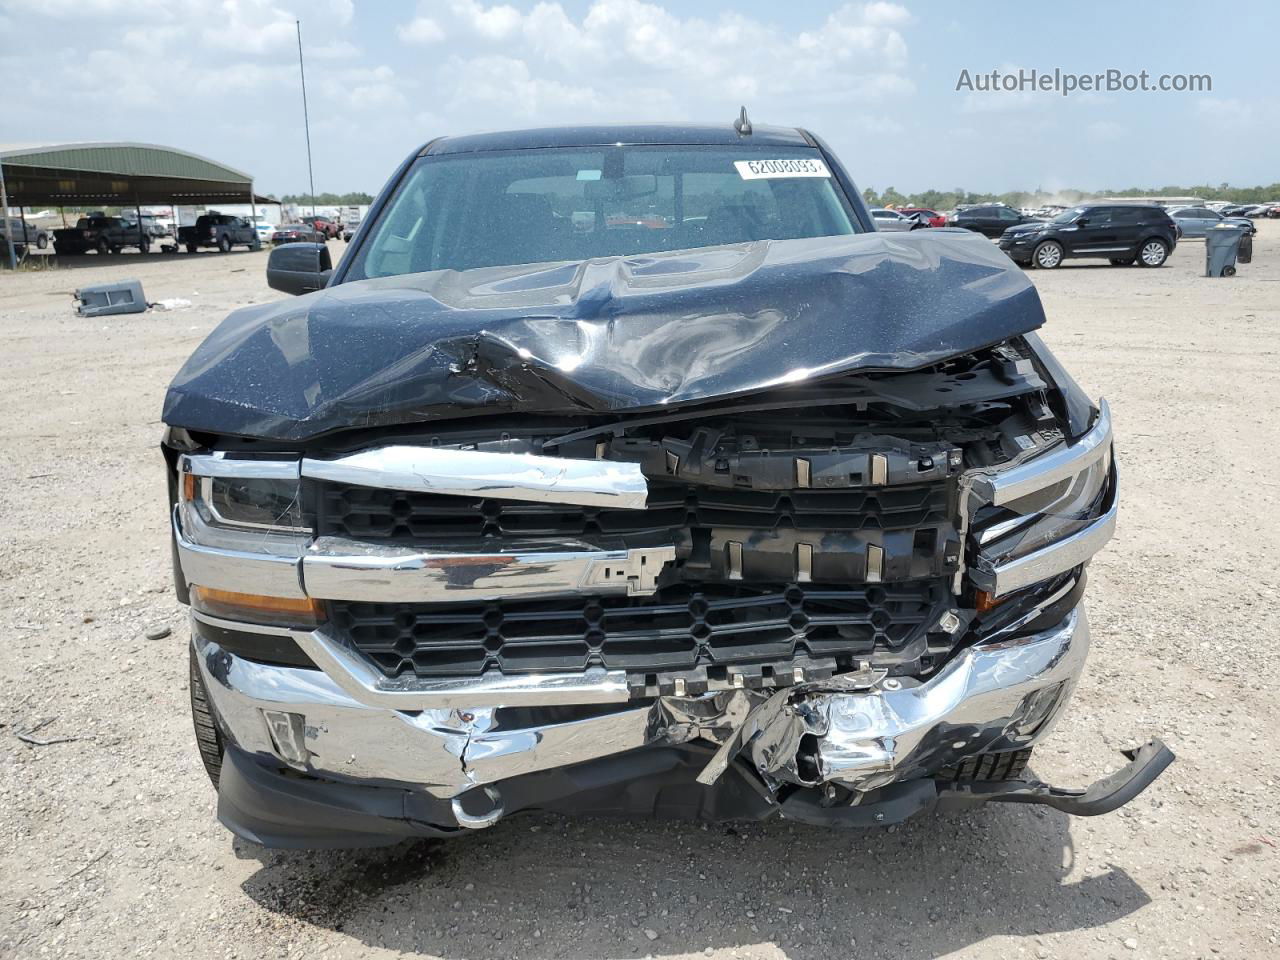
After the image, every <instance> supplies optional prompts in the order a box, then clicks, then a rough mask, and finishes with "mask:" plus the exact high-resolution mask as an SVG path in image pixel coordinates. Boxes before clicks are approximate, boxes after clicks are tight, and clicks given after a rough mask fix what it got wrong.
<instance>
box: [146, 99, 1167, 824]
mask: <svg viewBox="0 0 1280 960" xmlns="http://www.w3.org/2000/svg"><path fill="white" fill-rule="evenodd" d="M744 126H745V132H744V131H743V129H742V128H743V127H744ZM584 170H585V171H590V175H588V176H585V177H584V176H583V175H582V171H584ZM425 197H430V203H429V204H426V203H424V202H423V199H424V198H425ZM374 210H376V211H377V213H376V214H373V215H372V219H371V221H370V223H368V224H367V225H366V228H365V229H364V230H362V231H361V233H360V235H359V236H358V237H357V238H356V240H355V241H354V242H353V245H352V246H351V247H350V248H348V250H347V251H346V254H345V256H344V257H343V258H342V261H341V262H340V263H339V265H338V266H337V267H336V268H334V267H333V265H332V260H331V258H330V254H329V250H328V247H327V246H326V245H325V244H323V243H294V244H288V245H285V246H281V247H277V248H276V249H274V250H272V251H271V255H270V258H269V263H268V268H267V279H268V282H269V283H270V284H271V286H272V287H274V288H275V289H277V290H283V291H286V292H290V293H303V292H304V291H310V292H308V293H306V294H305V295H303V296H301V297H299V298H298V299H296V300H292V301H287V302H274V303H266V304H257V305H251V306H247V307H243V308H241V309H239V310H236V311H235V312H234V313H233V314H232V315H231V316H230V317H229V318H228V319H227V320H226V321H225V322H224V324H223V325H222V326H220V327H219V328H217V329H215V330H214V331H213V333H212V334H210V336H209V337H208V339H206V340H205V342H204V343H203V344H201V345H200V346H199V347H198V348H197V349H196V351H195V353H194V354H193V355H192V357H191V358H190V360H188V362H187V364H186V365H185V366H184V367H183V369H182V370H181V371H180V372H179V373H178V374H177V376H176V377H175V378H174V380H173V382H172V384H171V385H170V387H169V391H168V394H167V396H166V398H165V404H164V413H163V418H164V421H165V424H166V433H165V437H164V442H163V450H164V453H165V457H166V461H167V467H168V477H169V490H170V501H171V507H172V514H171V515H172V535H173V548H174V557H175V559H176V562H175V565H174V573H175V587H176V590H177V594H178V597H179V599H180V600H181V601H183V602H185V603H189V604H190V605H191V611H192V614H191V647H190V677H191V706H192V712H193V717H194V721H195V727H196V735H197V741H198V745H199V750H200V754H201V757H202V759H203V761H204V764H205V767H206V769H207V771H208V773H209V775H210V778H211V779H212V780H213V782H214V784H215V785H216V788H217V790H218V795H219V799H218V804H217V810H218V816H219V818H220V819H221V820H222V822H223V823H224V824H225V825H226V826H227V827H228V828H230V829H231V830H232V831H233V832H235V833H236V834H238V835H239V836H241V837H243V838H245V839H247V840H249V841H252V842H254V843H259V844H266V845H270V846H288V847H308V846H330V847H332V846H344V845H377V844H389V843H394V842H396V841H397V840H398V839H401V838H403V837H423V836H439V837H456V836H458V835H460V834H465V833H467V832H468V831H470V830H477V829H482V828H485V827H488V826H491V825H493V824H495V823H497V822H498V821H500V820H502V819H503V818H505V817H511V816H514V815H516V814H518V813H519V812H521V811H523V810H547V811H558V812H561V813H568V814H574V813H584V812H589V813H593V814H600V813H613V814H626V815H632V816H635V815H657V816H679V817H686V818H695V819H703V820H725V819H733V820H738V819H765V818H771V817H779V816H780V817H784V818H787V819H790V820H795V821H800V822H805V823H810V824H817V825H822V826H825V827H845V826H850V827H851V826H883V825H887V824H891V823H894V822H896V821H900V820H903V819H905V818H907V817H909V816H912V815H914V814H916V813H919V812H923V811H926V810H930V809H935V808H942V809H948V808H953V807H965V806H970V805H973V804H977V803H982V802H990V801H1010V802H1018V803H1038V804H1043V805H1048V806H1052V807H1055V808H1056V809H1058V810H1061V811H1065V812H1067V813H1070V814H1080V815H1093V814H1098V813H1104V812H1107V811H1109V810H1112V809H1115V808H1116V807H1117V806H1119V805H1121V804H1122V803H1125V802H1127V801H1128V800H1129V799H1131V798H1132V797H1133V796H1135V795H1136V794H1137V793H1139V792H1140V791H1141V790H1142V789H1143V788H1145V787H1146V786H1147V785H1148V784H1150V783H1151V782H1152V781H1153V780H1154V779H1155V778H1156V777H1157V776H1158V775H1159V774H1160V772H1161V771H1162V770H1163V769H1164V768H1165V766H1167V764H1168V763H1169V762H1171V760H1172V759H1173V757H1172V754H1171V753H1169V751H1168V750H1167V749H1166V748H1165V747H1164V746H1163V745H1162V744H1160V743H1159V742H1158V741H1152V742H1151V743H1148V744H1147V745H1145V746H1143V747H1141V748H1140V749H1138V750H1136V751H1135V752H1133V753H1131V754H1129V758H1130V759H1129V763H1128V764H1127V765H1125V766H1123V767H1122V769H1119V770H1117V771H1115V772H1113V773H1111V774H1110V775H1109V776H1107V777H1106V778H1105V779H1103V780H1102V781H1100V782H1099V783H1097V784H1095V785H1094V786H1093V787H1091V788H1089V789H1088V790H1087V791H1079V790H1067V789H1061V788H1056V787H1051V786H1047V785H1046V784H1044V783H1041V782H1039V781H1036V780H1032V779H1026V778H1024V777H1023V770H1024V767H1025V765H1026V763H1027V760H1028V756H1029V755H1030V753H1031V750H1032V748H1033V747H1034V745H1035V744H1036V743H1037V742H1038V741H1040V740H1041V739H1042V738H1043V737H1044V736H1045V735H1046V733H1047V732H1048V731H1049V730H1050V729H1051V728H1052V726H1053V724H1054V721H1055V720H1056V719H1057V718H1058V717H1059V716H1060V715H1061V713H1062V711H1063V710H1064V708H1065V706H1066V704H1067V702H1068V701H1069V699H1070V694H1071V691H1072V689H1073V687H1074V685H1075V682H1076V679H1077V677H1078V676H1079V674H1080V671H1081V669H1082V666H1083V663H1084V659H1085V654H1086V649H1087V647H1088V627H1087V625H1086V618H1085V613H1084V608H1083V606H1082V604H1081V599H1080V598H1081V593H1082V591H1083V588H1084V565H1085V564H1086V563H1087V561H1088V559H1089V557H1090V556H1091V555H1092V554H1093V553H1094V552H1095V551H1096V550H1098V549H1099V548H1100V547H1101V546H1102V545H1103V544H1104V543H1105V542H1106V541H1107V540H1108V539H1109V538H1110V536H1111V533H1112V529H1113V526H1114V524H1115V519H1116V497H1117V487H1116V467H1115V463H1114V461H1113V458H1112V456H1111V446H1112V443H1111V436H1112V433H1111V417H1110V413H1109V411H1108V408H1107V405H1106V403H1105V402H1102V401H1100V402H1099V404H1098V406H1096V407H1095V406H1094V405H1093V404H1092V403H1091V402H1090V400H1089V399H1088V397H1086V396H1085V394H1084V393H1083V392H1082V391H1081V390H1080V388H1079V387H1078V386H1077V385H1076V383H1075V381H1074V380H1073V379H1072V378H1071V377H1070V376H1069V375H1068V374H1067V373H1066V372H1065V371H1064V370H1063V368H1062V366H1061V365H1060V364H1059V362H1058V361H1057V360H1056V359H1055V358H1054V357H1053V355H1052V354H1051V353H1050V352H1049V350H1048V348H1047V347H1046V346H1045V344H1044V343H1043V342H1042V341H1041V340H1040V338H1039V337H1038V336H1037V334H1036V332H1035V330H1036V328H1038V327H1039V326H1041V325H1042V324H1043V323H1044V319H1045V318H1044V311H1043V308H1042V306H1041V303H1040V299H1039V297H1038V295H1037V294H1036V291H1035V287H1034V286H1033V285H1032V284H1031V282H1030V281H1029V280H1028V279H1027V278H1026V277H1025V275H1023V273H1022V272H1021V271H1019V270H1018V269H1017V268H1016V267H1015V266H1014V265H1013V264H1012V263H1010V262H1009V260H1008V258H1007V257H1005V256H1004V255H1003V254H1001V253H1000V251H999V250H997V249H995V247H994V245H993V244H991V243H989V242H987V241H985V240H983V239H981V238H979V237H975V236H971V235H967V234H965V233H962V232H959V231H950V230H917V231H913V232H910V233H908V234H907V235H906V236H904V237H899V238H895V242H894V243H893V244H891V245H889V249H886V246H885V244H884V242H883V239H882V238H879V237H878V235H877V234H876V233H875V232H874V226H873V221H872V218H871V216H870V215H869V213H868V211H867V208H866V206H865V205H864V203H863V201H862V199H861V197H860V196H859V193H858V190H857V188H856V187H855V185H854V184H853V183H852V182H851V181H849V180H848V178H847V175H846V174H845V173H844V170H843V168H842V167H841V166H840V165H839V164H838V163H836V162H835V159H834V157H833V156H832V155H831V153H830V151H829V150H828V148H827V147H826V146H825V144H823V143H822V141H821V140H819V139H818V138H816V137H814V136H813V135H812V134H810V133H808V132H806V131H800V130H795V129H790V128H780V127H764V126H757V127H754V128H752V127H751V126H749V125H748V124H746V123H744V122H743V120H742V119H740V120H739V123H738V124H736V125H734V126H731V125H729V124H725V125H724V126H722V127H721V126H690V125H687V124H680V125H669V126H654V125H644V126H639V127H598V126H593V127H587V128H560V129H552V130H534V131H521V132H516V133H488V134H482V135H477V136H469V137H457V138H442V139H436V140H433V141H432V142H431V143H430V144H428V145H427V146H425V147H422V148H420V149H417V150H415V151H414V152H413V153H412V154H411V155H410V156H409V157H408V159H407V160H406V161H405V162H404V164H403V165H402V166H401V167H400V168H399V170H398V172H397V173H396V175H395V176H394V177H393V178H392V181H391V182H390V183H389V184H388V185H387V186H386V187H385V188H384V190H383V193H382V196H381V197H380V198H379V201H378V204H377V205H375V206H374ZM636 220H641V221H647V222H652V223H655V224H656V223H657V222H659V221H661V222H662V224H663V226H661V227H656V226H655V227H649V226H643V227H636V226H635V221H636ZM610 221H616V223H615V224H614V225H611V224H610ZM1106 733H1107V735H1108V736H1110V737H1115V738H1117V739H1124V737H1125V736H1126V735H1127V732H1125V731H1119V730H1116V729H1114V728H1108V729H1107V731H1106ZM1100 765H1101V764H1100ZM1108 769H1109V768H1108Z"/></svg>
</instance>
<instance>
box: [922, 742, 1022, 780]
mask: <svg viewBox="0 0 1280 960" xmlns="http://www.w3.org/2000/svg"><path fill="white" fill-rule="evenodd" d="M1031 750H1032V748H1031V747H1027V748H1026V749H1025V750H1010V751H1008V752H1007V753H980V754H978V755H977V756H976V757H965V758H964V759H963V760H961V761H960V762H959V763H957V764H956V765H955V766H954V767H944V768H943V769H941V770H939V771H938V779H939V780H987V781H991V780H1018V779H1020V778H1021V777H1022V774H1023V773H1025V772H1026V769H1027V761H1028V760H1030V759H1031Z"/></svg>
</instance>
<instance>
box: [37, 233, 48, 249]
mask: <svg viewBox="0 0 1280 960" xmlns="http://www.w3.org/2000/svg"><path fill="white" fill-rule="evenodd" d="M48 245H49V238H48V237H46V236H45V235H44V234H43V233H41V234H37V235H36V248H37V249H40V250H43V249H44V248H45V247H47V246H48Z"/></svg>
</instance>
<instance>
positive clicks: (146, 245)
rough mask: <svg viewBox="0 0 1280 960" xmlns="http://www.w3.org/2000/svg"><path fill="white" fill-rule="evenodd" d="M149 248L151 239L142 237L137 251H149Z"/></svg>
mask: <svg viewBox="0 0 1280 960" xmlns="http://www.w3.org/2000/svg"><path fill="white" fill-rule="evenodd" d="M150 250H151V241H150V240H148V239H147V238H146V237H143V238H142V242H141V243H140V244H138V252H139V253H149V252H150Z"/></svg>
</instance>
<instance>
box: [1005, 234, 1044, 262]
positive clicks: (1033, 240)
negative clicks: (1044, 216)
mask: <svg viewBox="0 0 1280 960" xmlns="http://www.w3.org/2000/svg"><path fill="white" fill-rule="evenodd" d="M1043 236H1044V234H1042V233H1028V234H1018V235H1017V236H1013V237H1008V236H1002V237H1001V238H1000V239H999V241H997V243H998V246H999V247H1000V249H1001V250H1003V251H1004V252H1005V253H1007V254H1008V255H1009V256H1010V257H1011V258H1012V259H1014V260H1030V259H1031V254H1032V252H1033V251H1034V250H1035V248H1036V244H1037V243H1039V242H1040V240H1041V239H1042V238H1043Z"/></svg>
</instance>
